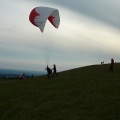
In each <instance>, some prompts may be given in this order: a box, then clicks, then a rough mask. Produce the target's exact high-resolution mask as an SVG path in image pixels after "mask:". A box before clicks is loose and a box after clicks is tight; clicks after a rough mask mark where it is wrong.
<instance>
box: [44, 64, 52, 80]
mask: <svg viewBox="0 0 120 120" xmlns="http://www.w3.org/2000/svg"><path fill="white" fill-rule="evenodd" d="M45 70H47V76H48V78H49V77H50V75H52V70H51V69H50V68H49V67H48V66H47V67H46V69H45Z"/></svg>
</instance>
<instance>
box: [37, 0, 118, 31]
mask: <svg viewBox="0 0 120 120" xmlns="http://www.w3.org/2000/svg"><path fill="white" fill-rule="evenodd" d="M36 1H38V3H39V2H40V0H36ZM45 2H48V3H49V4H54V5H53V6H54V7H55V4H56V5H59V6H61V7H64V8H66V9H69V10H70V11H75V12H76V13H80V14H83V15H86V16H88V17H90V18H93V19H96V20H98V21H101V22H104V23H105V24H108V25H111V26H114V27H116V28H118V29H120V22H119V20H120V15H119V11H120V6H119V5H120V1H119V0H97V1H96V0H71V1H70V0H57V1H56V0H46V1H45Z"/></svg>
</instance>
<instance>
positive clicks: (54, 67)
mask: <svg viewBox="0 0 120 120" xmlns="http://www.w3.org/2000/svg"><path fill="white" fill-rule="evenodd" d="M55 74H56V75H57V76H58V73H57V70H56V65H55V64H54V65H53V76H54V75H55Z"/></svg>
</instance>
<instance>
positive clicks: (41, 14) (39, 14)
mask: <svg viewBox="0 0 120 120" xmlns="http://www.w3.org/2000/svg"><path fill="white" fill-rule="evenodd" d="M47 19H48V20H49V21H50V23H51V24H52V25H53V26H54V27H55V28H58V27H59V24H60V17H59V11H58V10H57V9H54V8H49V7H36V8H34V9H33V10H32V11H31V13H30V15H29V20H30V22H31V23H32V24H33V25H35V26H37V27H39V28H40V30H41V32H43V31H44V27H45V24H46V21H47Z"/></svg>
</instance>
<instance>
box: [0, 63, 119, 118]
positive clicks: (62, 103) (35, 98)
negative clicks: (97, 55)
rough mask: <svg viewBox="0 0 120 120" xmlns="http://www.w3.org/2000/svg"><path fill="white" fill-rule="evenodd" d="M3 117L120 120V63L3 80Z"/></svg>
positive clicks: (0, 95) (0, 87) (0, 94)
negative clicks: (111, 68) (110, 68)
mask: <svg viewBox="0 0 120 120" xmlns="http://www.w3.org/2000/svg"><path fill="white" fill-rule="evenodd" d="M0 120H120V64H115V66H114V72H109V65H108V64H106V65H103V66H101V65H92V66H87V67H82V68H76V69H72V70H68V71H64V72H61V73H59V76H58V77H57V76H55V77H54V78H51V79H47V77H46V76H41V77H34V78H29V79H25V80H0Z"/></svg>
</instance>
